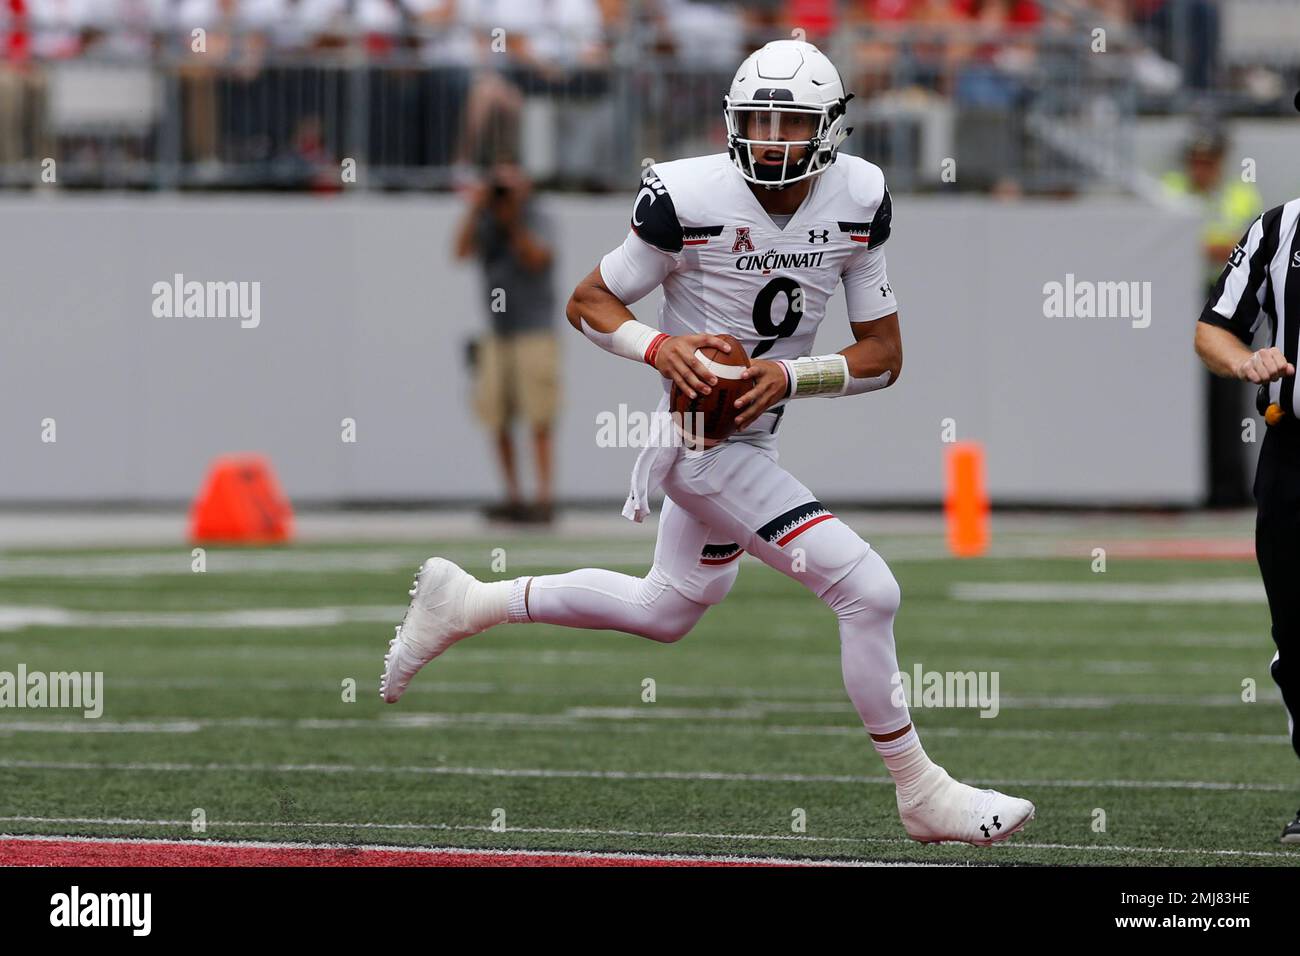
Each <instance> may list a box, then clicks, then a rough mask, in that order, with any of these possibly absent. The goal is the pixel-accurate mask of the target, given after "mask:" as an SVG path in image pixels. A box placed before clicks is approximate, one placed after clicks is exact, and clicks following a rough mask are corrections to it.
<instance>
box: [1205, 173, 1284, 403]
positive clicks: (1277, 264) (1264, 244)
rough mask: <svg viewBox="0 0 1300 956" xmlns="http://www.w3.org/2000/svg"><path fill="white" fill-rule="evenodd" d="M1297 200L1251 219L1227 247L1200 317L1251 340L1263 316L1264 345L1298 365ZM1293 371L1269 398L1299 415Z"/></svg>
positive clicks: (1272, 389)
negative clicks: (1223, 264)
mask: <svg viewBox="0 0 1300 956" xmlns="http://www.w3.org/2000/svg"><path fill="white" fill-rule="evenodd" d="M1297 219H1300V199H1293V200H1291V201H1290V202H1289V203H1287V204H1286V205H1283V206H1278V207H1276V208H1275V209H1270V210H1269V211H1268V212H1266V213H1264V215H1262V216H1260V217H1259V218H1258V219H1256V220H1255V221H1254V222H1253V223H1252V224H1251V226H1250V228H1249V229H1248V230H1246V234H1245V235H1244V236H1242V237H1241V242H1239V243H1237V247H1236V248H1235V249H1233V250H1232V255H1231V256H1229V258H1228V265H1227V267H1226V268H1224V270H1223V274H1222V275H1221V276H1219V281H1218V282H1217V283H1216V284H1215V286H1214V291H1213V292H1211V293H1210V300H1209V301H1208V302H1206V303H1205V310H1204V311H1203V312H1202V313H1201V321H1202V322H1208V323H1209V324H1210V325H1216V326H1218V327H1219V328H1221V329H1227V330H1228V331H1229V332H1232V333H1233V334H1234V335H1236V336H1237V338H1239V339H1241V341H1243V342H1245V343H1246V344H1247V345H1249V344H1250V342H1251V339H1252V338H1254V335H1255V330H1256V329H1257V328H1258V327H1259V325H1260V323H1261V322H1262V321H1263V320H1264V319H1265V318H1267V319H1268V322H1269V329H1270V333H1271V338H1270V340H1269V345H1271V346H1274V347H1276V348H1279V349H1281V350H1282V353H1283V354H1284V355H1285V356H1286V358H1287V361H1289V362H1291V363H1292V364H1293V365H1297V366H1300V356H1298V353H1300V229H1297V228H1296V220H1297ZM1295 379H1296V377H1295V376H1294V375H1291V376H1284V377H1283V378H1281V379H1279V380H1278V381H1276V382H1273V383H1272V384H1271V385H1269V387H1268V400H1269V402H1270V403H1273V402H1275V403H1277V404H1278V405H1280V406H1281V407H1282V409H1283V410H1285V411H1286V412H1287V413H1288V414H1290V415H1293V416H1295V417H1297V418H1300V406H1298V405H1297V404H1296V398H1297V395H1296V387H1295Z"/></svg>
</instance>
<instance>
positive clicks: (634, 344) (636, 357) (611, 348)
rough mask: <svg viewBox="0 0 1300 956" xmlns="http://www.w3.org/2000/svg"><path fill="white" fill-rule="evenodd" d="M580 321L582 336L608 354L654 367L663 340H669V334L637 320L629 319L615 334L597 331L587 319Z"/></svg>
mask: <svg viewBox="0 0 1300 956" xmlns="http://www.w3.org/2000/svg"><path fill="white" fill-rule="evenodd" d="M580 321H581V323H582V334H583V335H585V336H586V337H587V338H589V339H591V341H593V342H595V343H596V344H597V345H599V346H600V347H601V348H602V349H604V350H605V351H606V352H612V353H613V354H615V355H621V356H622V357H623V358H626V359H631V360H632V361H634V362H645V363H646V364H647V365H654V357H655V353H657V352H658V351H659V346H660V345H662V344H663V340H664V339H666V338H668V336H667V334H665V333H663V332H660V331H659V330H658V329H652V328H650V326H648V325H643V324H642V323H640V322H638V321H637V320H636V319H628V320H627V321H625V322H624V323H623V324H622V325H620V326H619V327H618V328H616V329H615V330H614V331H613V332H600V331H597V330H596V329H593V328H592V327H591V326H590V325H589V324H587V320H586V319H585V318H583V319H581V320H580Z"/></svg>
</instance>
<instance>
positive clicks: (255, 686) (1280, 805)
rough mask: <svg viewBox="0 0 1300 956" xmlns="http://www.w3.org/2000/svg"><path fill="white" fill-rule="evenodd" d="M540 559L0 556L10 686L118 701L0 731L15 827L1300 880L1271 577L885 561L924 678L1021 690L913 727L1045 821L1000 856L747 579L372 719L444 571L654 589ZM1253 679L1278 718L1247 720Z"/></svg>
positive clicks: (777, 589)
mask: <svg viewBox="0 0 1300 956" xmlns="http://www.w3.org/2000/svg"><path fill="white" fill-rule="evenodd" d="M548 540H549V539H547V538H543V537H536V536H532V537H528V538H524V539H519V540H501V541H494V542H493V544H492V546H493V547H503V548H504V549H505V554H506V556H507V559H508V560H509V561H510V562H511V563H510V565H509V568H508V572H509V573H508V574H506V575H499V574H498V575H494V574H492V573H491V572H490V571H489V568H488V565H489V561H490V560H491V557H492V556H491V553H490V551H489V547H488V546H487V545H484V544H483V543H481V542H473V541H453V542H441V543H438V544H434V545H432V546H419V545H412V544H410V543H409V542H407V543H367V544H364V545H362V544H358V545H355V546H348V547H344V546H331V547H312V548H290V549H281V550H268V551H258V552H230V551H218V550H212V551H209V553H208V555H207V562H208V563H207V570H206V572H205V573H192V572H191V570H190V561H191V558H190V552H189V550H188V548H178V549H176V550H170V551H169V550H159V549H150V550H136V551H115V552H109V551H67V550H60V551H41V552H36V551H27V552H13V551H10V552H7V553H4V554H3V555H0V670H8V671H14V670H15V669H16V667H17V665H18V664H19V663H20V662H21V663H23V664H25V665H26V666H27V668H28V669H29V670H45V671H53V670H70V669H75V670H83V671H103V672H104V675H105V684H106V687H105V702H104V714H103V716H102V717H101V718H100V719H99V720H97V721H96V720H85V719H83V718H81V717H80V716H79V714H77V713H70V712H67V711H50V710H44V711H35V710H0V817H2V818H3V821H0V832H8V833H48V834H86V835H96V836H110V835H112V836H154V837H192V836H193V835H194V834H193V831H192V829H191V827H190V822H191V819H192V816H193V813H194V811H195V810H196V809H201V810H202V811H203V813H204V815H205V816H206V821H207V829H206V835H207V836H209V837H214V838H222V839H261V840H294V841H304V840H306V841H322V842H345V843H352V842H355V843H368V844H376V843H381V844H421V845H440V846H465V847H497V848H544V849H554V850H637V851H653V852H662V853H708V854H713V853H740V854H753V855H781V856H798V857H835V858H846V859H859V860H886V861H937V862H947V863H1003V864H1006V863H1037V864H1043V863H1051V864H1061V863H1085V864H1102V865H1125V864H1134V863H1138V864H1179V865H1190V864H1210V865H1222V864H1234V865H1241V864H1250V865H1261V866H1264V865H1288V864H1293V863H1295V862H1296V861H1300V848H1295V849H1288V848H1286V847H1283V846H1282V845H1280V844H1279V843H1278V842H1277V834H1278V832H1279V831H1280V828H1281V825H1282V823H1283V822H1285V820H1286V819H1289V818H1290V816H1291V815H1292V814H1293V813H1294V812H1295V809H1296V806H1297V802H1298V801H1300V774H1297V769H1300V768H1298V767H1297V763H1296V760H1295V758H1294V756H1293V755H1292V754H1291V751H1290V749H1289V747H1288V745H1287V743H1286V740H1285V737H1284V733H1285V718H1284V714H1283V712H1282V709H1281V705H1280V703H1279V702H1278V697H1277V693H1276V689H1275V687H1274V686H1273V684H1272V683H1271V681H1270V680H1269V678H1268V673H1267V664H1268V661H1269V659H1270V657H1271V654H1272V646H1271V643H1270V641H1269V639H1268V631H1267V624H1268V616H1267V610H1266V608H1265V607H1264V606H1263V604H1262V602H1261V601H1259V600H1258V599H1257V598H1256V597H1254V596H1253V595H1254V591H1255V590H1256V589H1258V588H1259V584H1258V577H1257V572H1256V570H1255V566H1254V564H1253V563H1251V562H1248V561H1240V560H1233V561H1187V560H1178V561H1153V560H1122V559H1118V558H1112V559H1111V560H1110V561H1109V563H1108V567H1107V570H1106V572H1105V573H1104V574H1094V573H1093V572H1092V571H1091V569H1090V567H1089V564H1090V559H1089V557H1088V556H1087V553H1086V551H1085V552H1083V556H1081V557H1079V558H1055V557H1035V558H991V559H982V560H977V561H967V562H955V561H950V560H942V559H936V558H933V557H925V558H918V557H917V555H919V554H921V553H922V552H924V551H925V549H924V548H918V547H916V546H915V544H916V543H915V542H908V541H903V540H900V541H898V542H896V543H894V548H893V550H894V551H895V552H896V554H897V556H895V555H893V554H891V543H890V542H889V541H882V542H879V543H878V547H879V550H880V551H881V553H882V554H884V556H885V557H886V558H887V559H889V560H890V562H891V566H892V567H893V569H894V571H895V574H896V575H897V577H898V579H899V581H900V583H901V585H902V589H903V608H902V611H901V612H900V616H899V620H898V624H897V637H898V644H899V654H900V663H901V665H902V667H903V668H904V669H905V670H908V671H909V672H910V671H911V669H912V668H913V666H914V665H915V664H916V663H918V662H919V663H921V664H922V665H923V667H924V668H925V669H926V670H938V671H948V670H953V671H969V670H975V671H981V670H983V671H996V672H997V674H998V680H999V690H1000V695H1001V699H1000V712H999V713H998V715H997V716H996V717H995V718H993V719H983V718H980V717H979V716H978V713H977V712H976V710H974V709H964V710H959V709H952V708H949V709H925V708H922V709H920V710H914V712H913V715H914V717H915V719H916V722H917V725H918V727H919V728H920V730H921V733H922V737H923V740H924V741H925V743H926V746H927V749H928V750H929V752H930V754H931V756H933V757H934V758H935V759H936V760H937V761H938V762H940V763H942V764H943V765H944V766H946V767H947V768H948V770H949V771H950V772H951V773H952V774H953V775H954V776H957V777H959V778H961V779H963V780H965V781H967V782H969V783H975V784H982V785H992V786H997V787H999V788H1000V789H1004V790H1007V791H1010V792H1013V793H1016V794H1018V795H1022V796H1026V797H1029V798H1030V799H1032V800H1034V801H1035V803H1036V804H1037V806H1038V816H1037V819H1036V820H1035V821H1034V822H1033V823H1031V824H1030V826H1029V828H1028V829H1027V830H1026V831H1025V832H1024V833H1023V834H1020V835H1018V836H1016V837H1013V838H1012V840H1011V841H1010V842H1009V843H1006V844H1002V845H999V846H996V847H993V848H988V849H978V848H966V847H958V846H943V847H921V846H918V845H915V844H912V843H910V842H909V841H908V840H906V838H905V837H904V835H903V832H902V829H901V826H900V825H899V822H898V819H897V815H896V811H895V808H894V797H893V788H892V786H891V785H890V784H889V783H888V781H887V778H886V777H885V775H884V770H883V767H882V766H881V764H880V762H879V761H878V759H877V758H876V756H875V754H874V752H873V751H872V749H871V747H870V745H869V742H868V740H867V738H866V736H865V733H864V732H863V730H862V728H861V725H860V724H859V722H858V720H857V717H856V715H855V713H854V712H853V710H852V708H851V706H850V704H849V702H848V699H847V697H846V696H845V694H844V691H843V688H842V685H841V681H840V667H839V656H838V638H837V635H836V630H835V620H834V617H833V615H832V614H831V613H830V612H829V611H828V610H827V609H826V608H825V607H824V606H822V605H821V604H820V602H818V601H817V600H816V599H815V598H812V597H811V596H810V595H809V594H807V593H806V592H804V591H803V590H802V588H801V587H800V586H799V585H797V584H795V583H793V582H791V581H790V580H788V579H786V578H784V577H782V576H781V575H779V574H777V573H775V572H773V571H771V570H769V569H767V568H765V567H763V566H761V565H758V564H756V563H755V562H752V561H749V560H747V561H746V563H745V564H744V566H743V568H742V571H741V575H740V579H739V581H738V583H737V585H736V587H735V589H734V590H733V591H732V593H731V596H730V597H729V598H728V600H727V601H726V603H724V604H723V605H721V606H719V607H717V608H714V609H713V610H711V611H710V612H709V613H708V614H707V615H706V616H705V617H704V619H703V621H702V622H701V623H700V625H699V626H698V627H697V628H696V629H695V631H694V632H693V633H691V634H690V635H689V636H688V637H687V638H686V639H685V640H683V641H682V642H681V643H679V644H677V645H673V646H666V645H658V644H655V643H652V642H650V641H647V640H644V639H640V638H635V637H631V636H627V635H623V634H617V633H611V632H578V631H565V630H562V629H558V628H551V627H545V626H540V625H535V626H529V627H508V626H504V627H499V628H497V629H495V630H493V631H491V632H489V633H486V634H484V635H481V636H478V637H475V638H473V639H471V640H469V641H467V642H465V643H463V644H460V645H458V646H457V647H455V648H453V649H452V650H451V651H450V652H449V653H448V654H447V655H446V656H445V657H443V658H441V659H440V660H439V661H437V662H435V663H434V664H432V665H431V666H430V667H428V668H427V669H426V670H425V671H424V672H422V673H421V674H420V675H419V677H417V679H416V682H415V683H414V684H413V685H412V689H411V691H410V692H408V694H407V695H406V697H405V698H404V699H403V700H402V701H401V702H400V703H399V704H397V705H394V706H388V705H384V704H383V703H381V702H380V700H379V698H378V695H377V687H378V677H379V672H380V669H381V666H382V659H383V653H384V649H385V645H386V642H387V640H388V639H389V637H391V635H392V624H394V623H396V622H397V621H398V620H400V617H401V613H402V608H403V606H404V603H405V600H406V588H407V587H408V583H409V580H410V576H411V572H412V571H413V570H414V568H415V567H416V565H417V564H418V562H419V561H420V560H421V559H422V558H423V557H425V556H427V555H428V554H430V553H442V554H446V555H447V556H449V557H451V558H453V559H455V560H458V561H460V562H462V563H463V564H464V565H465V566H466V567H467V568H468V569H469V570H471V571H474V572H475V573H476V574H478V575H479V576H480V577H485V578H488V577H502V576H514V575H516V574H521V573H536V572H540V571H544V570H557V569H567V568H568V567H570V566H572V565H574V564H577V563H582V564H605V563H611V564H615V565H616V566H618V567H619V568H620V569H623V570H628V571H631V572H634V573H643V572H644V568H645V565H644V559H643V560H640V561H635V562H634V563H630V564H629V561H633V559H634V558H635V556H636V555H637V554H641V553H644V554H645V555H647V556H648V555H649V553H650V551H651V549H652V543H651V535H650V534H647V535H646V538H645V540H644V541H640V540H635V541H630V540H623V541H599V540H566V541H555V542H553V543H548ZM994 584H997V585H1001V586H1004V587H1006V586H1010V588H1011V590H1010V591H1009V592H1008V591H1005V590H1004V591H999V590H996V589H990V587H988V586H989V585H994ZM1053 586H1064V587H1065V588H1066V590H1065V591H1054V590H1050V589H1049V590H1043V589H1045V588H1051V587H1053ZM1261 593H1262V592H1261ZM302 612H308V613H307V614H306V615H304V614H303V613H302ZM1247 678H1253V679H1254V680H1255V681H1256V682H1257V684H1258V698H1259V699H1258V701H1257V702H1254V703H1249V702H1243V701H1242V700H1241V696H1242V682H1243V680H1245V679H1247ZM349 679H352V680H355V682H356V688H357V690H356V700H355V701H349V700H345V699H344V697H345V692H344V684H345V682H346V681H348V680H349ZM647 679H653V681H654V682H655V690H656V700H655V702H653V703H647V702H644V701H643V700H642V694H643V686H644V685H643V682H645V681H646V680H647ZM796 809H802V810H803V811H805V812H806V830H805V831H804V832H796V831H794V829H793V828H792V814H793V813H794V811H795V810H796ZM502 812H503V814H504V825H505V827H506V829H505V830H504V832H500V831H497V830H494V829H493V828H492V827H493V822H494V814H496V815H497V816H496V819H498V820H500V817H501V813H502ZM1102 812H1104V829H1099V824H1100V821H1101V818H1100V813H1102Z"/></svg>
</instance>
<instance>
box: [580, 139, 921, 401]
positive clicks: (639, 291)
mask: <svg viewBox="0 0 1300 956" xmlns="http://www.w3.org/2000/svg"><path fill="white" fill-rule="evenodd" d="M891 217H892V208H891V202H890V198H889V191H888V189H886V188H885V177H884V174H883V173H882V172H881V171H880V168H879V167H878V166H876V165H874V164H872V163H869V162H867V161H866V160H864V159H861V158H859V157H857V156H849V155H846V154H844V153H840V154H839V156H838V157H837V158H836V160H835V162H834V163H833V164H832V165H831V166H830V167H828V168H827V169H826V171H825V172H823V173H821V174H820V175H818V176H816V177H815V178H813V180H812V187H811V190H810V192H809V194H808V196H807V198H805V199H804V201H803V203H802V204H801V205H800V206H799V208H798V210H797V211H796V212H795V213H794V215H793V217H792V218H791V219H790V221H789V222H788V223H786V225H785V227H784V228H781V227H779V226H778V225H777V224H776V223H775V222H774V221H773V220H772V218H771V217H770V216H769V215H768V213H767V212H766V211H765V210H764V209H763V207H762V206H760V205H759V203H758V199H757V198H756V197H755V196H754V194H753V192H751V190H750V187H749V185H748V184H747V183H746V182H745V180H744V178H743V177H742V176H741V175H740V172H739V171H738V170H737V169H736V167H735V165H734V164H733V163H732V162H731V159H730V158H729V157H728V156H727V154H726V153H718V154H715V155H711V156H698V157H694V158H691V159H681V160H676V161H674V162H668V163H659V164H656V165H655V166H652V167H650V168H648V169H647V170H646V172H645V175H644V177H643V178H642V183H641V191H640V192H639V193H638V194H637V198H636V202H635V204H634V205H633V210H632V231H631V232H630V233H629V234H628V237H627V239H626V240H625V242H624V243H623V245H622V246H621V247H620V248H619V249H616V250H614V251H613V252H611V253H610V254H609V255H607V256H605V258H604V259H603V260H602V261H601V276H602V279H603V280H604V282H605V284H606V286H607V287H608V288H609V289H610V291H612V292H613V293H614V294H615V295H617V296H618V297H619V298H620V299H621V300H622V301H623V302H625V303H630V302H634V301H636V300H637V299H640V298H642V297H643V296H644V295H646V294H648V293H649V292H650V291H651V290H652V289H653V288H654V287H655V286H656V285H659V284H662V285H663V289H664V301H663V305H662V306H661V308H660V311H659V326H660V329H661V330H662V331H664V332H667V333H668V334H669V335H686V334H690V333H697V332H709V333H714V334H722V333H725V334H729V335H734V336H735V337H736V338H737V339H739V340H740V342H741V343H742V344H743V345H744V346H745V350H746V352H748V353H749V355H750V357H751V358H765V359H779V358H797V357H799V356H801V355H810V354H812V348H813V339H814V337H815V336H816V334H817V327H818V326H819V325H820V324H821V321H822V319H823V318H824V317H825V315H826V304H827V302H828V301H829V299H830V297H831V295H832V294H833V293H834V292H835V287H836V286H837V285H838V284H839V283H840V281H841V280H843V282H844V287H845V296H846V300H847V304H848V312H849V320H850V321H852V322H867V321H871V320H874V319H879V318H881V317H883V316H886V315H889V314H890V313H892V312H896V311H897V310H898V303H897V301H896V300H895V298H894V293H893V290H892V289H891V288H890V285H889V279H888V276H887V275H886V272H885V254H884V251H883V249H881V246H882V245H883V244H884V243H885V241H886V240H887V239H888V238H889V233H890V220H891ZM845 331H846V332H847V331H848V330H845ZM845 338H846V341H845V343H844V344H846V345H847V344H850V342H851V337H850V336H848V335H846V337H845ZM665 385H667V380H666V379H665Z"/></svg>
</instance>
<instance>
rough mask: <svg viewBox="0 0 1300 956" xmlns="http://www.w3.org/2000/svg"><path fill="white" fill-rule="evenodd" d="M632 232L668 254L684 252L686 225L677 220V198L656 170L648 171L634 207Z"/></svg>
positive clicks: (642, 180)
mask: <svg viewBox="0 0 1300 956" xmlns="http://www.w3.org/2000/svg"><path fill="white" fill-rule="evenodd" d="M632 230H633V231H634V232H635V233H636V234H637V235H638V236H640V237H641V238H642V239H644V240H645V241H646V242H648V243H650V245H652V246H654V247H656V248H658V249H662V250H663V251H664V252H674V253H676V252H681V251H682V238H683V237H682V224H681V223H680V222H678V220H677V209H676V208H675V207H674V206H673V197H672V196H669V195H668V190H667V188H665V186H664V184H663V182H662V181H661V180H660V179H659V177H658V176H656V175H655V174H654V169H653V168H651V169H648V170H646V173H645V176H643V177H642V179H641V191H640V192H638V193H637V194H636V202H635V203H633V204H632Z"/></svg>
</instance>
